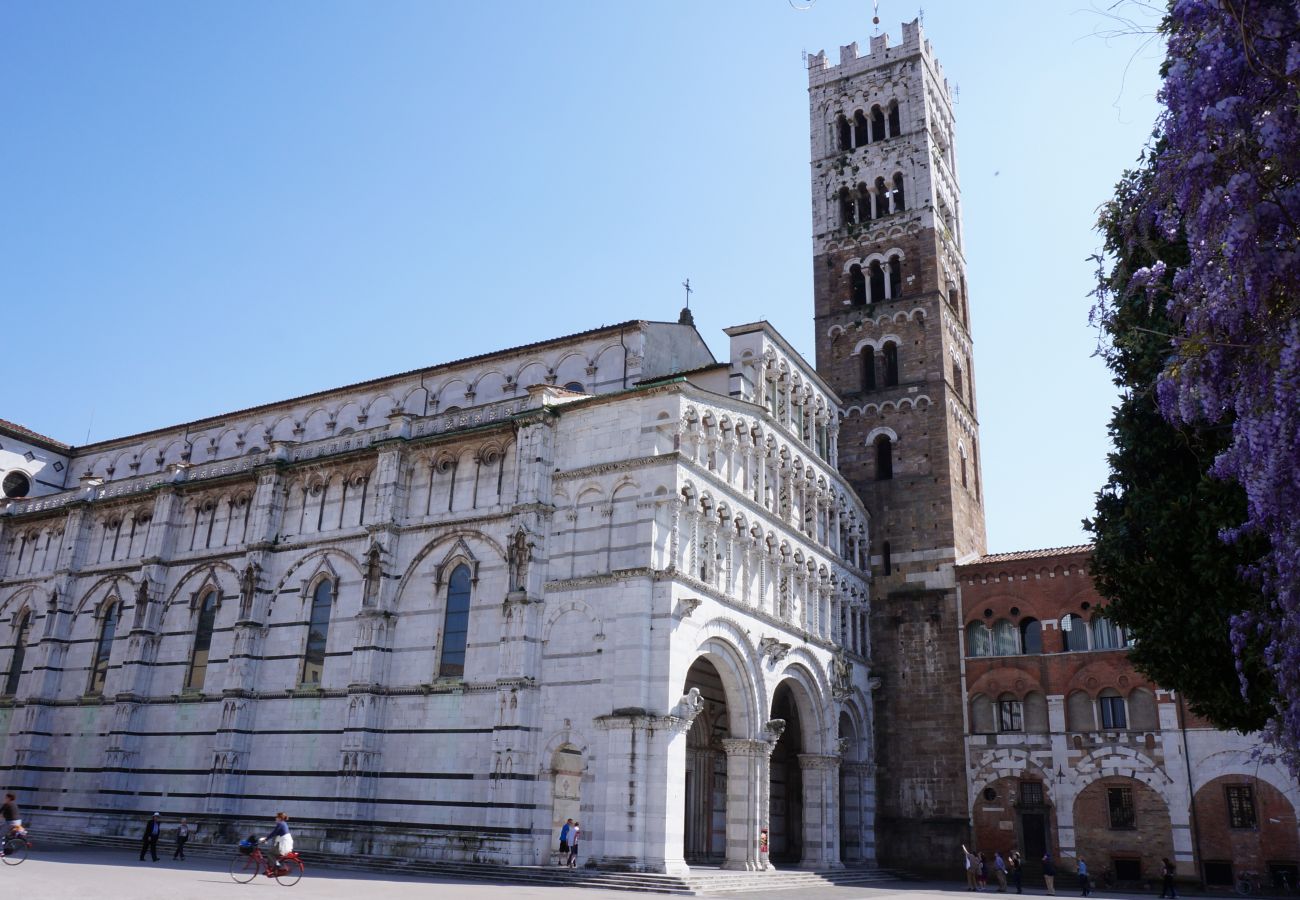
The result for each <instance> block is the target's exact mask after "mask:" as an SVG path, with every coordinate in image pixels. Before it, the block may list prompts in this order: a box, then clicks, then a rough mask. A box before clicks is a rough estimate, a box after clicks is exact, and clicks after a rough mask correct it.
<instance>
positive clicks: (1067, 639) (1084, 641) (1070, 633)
mask: <svg viewBox="0 0 1300 900" xmlns="http://www.w3.org/2000/svg"><path fill="white" fill-rule="evenodd" d="M1061 644H1062V647H1061V649H1063V650H1067V651H1069V650H1087V649H1088V625H1087V623H1086V622H1084V621H1083V616H1080V615H1076V614H1075V613H1070V614H1069V615H1068V616H1062V617H1061Z"/></svg>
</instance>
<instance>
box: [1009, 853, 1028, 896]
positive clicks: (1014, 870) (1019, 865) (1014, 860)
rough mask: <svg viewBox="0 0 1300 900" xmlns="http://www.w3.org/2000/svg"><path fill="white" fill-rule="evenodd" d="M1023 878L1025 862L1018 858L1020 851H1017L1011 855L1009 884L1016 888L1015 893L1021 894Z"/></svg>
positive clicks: (1022, 891)
mask: <svg viewBox="0 0 1300 900" xmlns="http://www.w3.org/2000/svg"><path fill="white" fill-rule="evenodd" d="M1024 877H1025V861H1024V860H1023V859H1021V858H1020V851H1019V850H1017V851H1015V852H1014V853H1012V854H1011V883H1012V884H1014V885H1015V886H1016V893H1017V894H1023V893H1024V892H1025V891H1024V885H1023V879H1024Z"/></svg>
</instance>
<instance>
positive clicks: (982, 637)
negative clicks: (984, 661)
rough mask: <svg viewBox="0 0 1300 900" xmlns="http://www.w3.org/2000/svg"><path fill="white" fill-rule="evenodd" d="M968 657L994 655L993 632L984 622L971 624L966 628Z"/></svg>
mask: <svg viewBox="0 0 1300 900" xmlns="http://www.w3.org/2000/svg"><path fill="white" fill-rule="evenodd" d="M966 655H967V656H992V655H993V632H991V631H989V627H988V626H987V625H985V624H984V623H983V622H971V623H970V624H969V625H967V626H966Z"/></svg>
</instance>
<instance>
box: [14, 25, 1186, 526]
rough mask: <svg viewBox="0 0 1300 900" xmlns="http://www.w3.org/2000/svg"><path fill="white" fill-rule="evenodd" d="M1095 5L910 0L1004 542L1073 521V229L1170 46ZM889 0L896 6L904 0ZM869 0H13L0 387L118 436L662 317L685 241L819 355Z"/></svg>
mask: <svg viewBox="0 0 1300 900" xmlns="http://www.w3.org/2000/svg"><path fill="white" fill-rule="evenodd" d="M1082 6H1083V3H1082V2H1080V3H1075V2H1061V0H1048V2H1033V3H1030V2H1022V3H1014V2H1012V3H1006V2H1004V3H998V4H992V3H971V2H964V0H962V2H958V0H932V2H929V3H926V4H925V28H926V32H927V34H928V36H929V37H930V38H931V40H932V42H933V44H934V47H935V50H936V52H937V53H938V55H939V57H940V59H941V61H942V62H943V65H944V68H945V70H946V72H947V73H948V76H949V78H950V79H951V80H952V81H955V82H956V83H957V84H958V85H959V86H960V100H959V104H958V106H957V153H958V168H959V172H960V175H961V182H962V188H963V194H964V207H965V211H964V212H965V235H966V241H967V247H966V250H967V259H968V262H969V268H970V278H969V283H970V290H971V308H972V326H973V330H974V335H975V364H974V367H975V377H976V385H977V391H978V396H977V399H978V404H979V413H980V421H981V426H982V446H983V453H982V461H983V465H984V474H985V496H986V498H987V509H988V526H989V547H990V549H991V550H993V551H1001V550H1011V549H1025V548H1033V547H1043V546H1053V545H1059V544H1068V543H1076V542H1079V541H1081V540H1082V539H1083V534H1082V531H1081V529H1080V527H1079V521H1080V519H1081V518H1082V517H1084V516H1085V515H1088V514H1089V512H1090V510H1091V508H1092V495H1093V492H1094V491H1095V490H1096V489H1097V487H1098V486H1099V485H1100V484H1101V483H1102V481H1103V480H1104V478H1105V459H1104V457H1105V454H1106V452H1107V449H1108V446H1109V444H1108V439H1107V436H1106V431H1105V423H1106V420H1107V418H1108V416H1109V410H1110V406H1111V405H1112V403H1113V402H1114V389H1113V388H1112V386H1111V384H1110V381H1109V376H1108V374H1107V372H1106V370H1105V369H1104V367H1103V366H1102V365H1101V363H1100V361H1099V360H1097V359H1095V358H1091V356H1090V354H1091V353H1092V351H1093V349H1094V347H1095V342H1096V337H1095V334H1094V332H1093V331H1092V330H1091V329H1089V327H1088V325H1087V310H1088V306H1089V300H1088V298H1087V297H1086V293H1087V291H1088V290H1089V289H1090V288H1091V285H1092V265H1091V264H1090V263H1089V262H1088V261H1087V257H1088V255H1089V254H1091V253H1093V252H1095V250H1096V248H1097V246H1098V243H1099V242H1098V238H1097V236H1096V235H1095V233H1094V232H1093V230H1092V226H1093V221H1094V219H1095V212H1096V207H1097V206H1098V204H1099V203H1101V202H1102V201H1104V200H1105V199H1106V198H1107V197H1108V196H1109V193H1110V189H1111V187H1112V185H1113V184H1114V182H1115V181H1116V180H1117V178H1118V177H1119V175H1120V173H1121V171H1122V170H1123V169H1124V168H1125V167H1126V166H1128V165H1131V164H1132V162H1133V161H1134V160H1135V159H1136V157H1137V156H1138V154H1139V152H1140V150H1141V148H1142V146H1143V144H1144V143H1145V140H1146V137H1147V135H1148V134H1149V132H1150V130H1151V124H1152V122H1153V121H1154V117H1155V114H1156V104H1155V99H1154V94H1155V90H1156V87H1157V80H1156V68H1157V65H1158V55H1159V50H1160V48H1159V47H1158V46H1156V47H1153V48H1150V49H1148V50H1147V51H1146V52H1145V53H1142V54H1139V55H1138V56H1137V58H1136V59H1132V57H1133V56H1134V54H1135V51H1137V50H1138V49H1139V43H1140V42H1139V41H1138V40H1136V39H1128V40H1121V41H1119V42H1116V43H1114V44H1108V43H1107V42H1105V41H1103V40H1102V39H1100V38H1098V37H1096V36H1094V33H1095V32H1096V31H1097V30H1098V29H1099V28H1108V27H1109V24H1108V23H1106V22H1105V20H1103V19H1102V18H1100V17H1099V16H1098V15H1097V13H1095V12H1093V11H1090V10H1089V9H1081V7H1082ZM881 7H882V8H881V11H880V15H881V20H882V24H881V28H883V29H887V30H889V31H890V32H891V34H892V35H893V36H894V37H895V39H896V40H897V39H898V37H899V36H900V29H899V23H900V22H902V21H903V20H905V19H907V20H910V19H912V18H914V17H915V15H916V13H917V10H918V7H917V5H916V4H915V3H909V4H900V3H894V2H890V0H883V2H882V3H881ZM871 15H872V10H871V4H870V3H869V2H866V0H819V2H817V3H816V4H815V5H814V6H813V7H812V9H811V10H809V11H806V12H798V11H795V10H794V9H792V8H791V6H790V5H789V4H788V3H787V0H728V2H724V0H709V2H702V0H676V2H667V0H663V2H650V0H635V2H633V0H605V2H548V3H542V2H524V0H517V2H504V0H474V2H460V3H451V2H420V3H414V2H393V0H389V2H383V3H362V2H352V3H339V2H312V3H307V2H303V0H295V2H287V0H286V2H280V3H252V2H230V3H216V2H207V3H184V4H179V3H162V2H149V3H146V2H132V0H119V2H114V3H92V2H60V3H43V2H33V0H10V2H7V3H4V4H0V309H2V310H3V314H4V317H5V320H6V321H5V326H6V327H5V341H4V344H3V350H0V376H2V378H3V386H4V388H3V395H2V396H0V417H3V418H7V419H11V420H14V421H17V422H20V423H22V424H24V425H27V426H29V427H31V428H34V429H35V430H37V431H40V432H43V433H45V434H48V435H51V436H52V437H55V438H58V439H61V440H64V441H68V442H70V443H78V444H79V443H83V442H84V440H85V438H86V434H87V429H88V428H89V432H90V437H91V439H92V440H97V439H105V438H110V437H114V436H118V435H123V434H129V433H132V432H136V431H142V430H146V429H149V428H154V427H161V426H165V425H169V424H173V423H177V422H181V421H187V420H190V419H195V418H199V417H202V416H207V415H213V414H218V413H221V412H225V411H228V410H232V409H238V408H241V407H245V406H250V405H253V404H257V403H262V402H269V401H274V400H278V399H282V398H285V397H290V396H294V395H297V394H301V393H306V392H309V391H314V390H320V389H324V388H327V387H332V386H336V385H342V384H347V383H350V382H354V381H358V380H362V379H366V378H371V377H376V376H380V375H383V374H387V373H392V372H397V371H403V370H407V369H412V368H416V367H419V366H424V365H431V364H436V363H438V362H441V361H445V360H448V359H453V358H458V357H462V356H466V355H469V354H473V353H480V352H487V351H490V350H494V349H499V348H502V347H507V346H512V345H515V344H521V343H527V342H530V341H534V340H540V339H544V338H547V337H553V336H558V335H562V334H566V333H569V332H573V331H580V330H583V329H587V328H591V327H595V326H597V325H600V324H603V323H609V322H616V321H621V320H624V319H630V318H651V319H672V318H675V317H676V315H677V311H678V309H679V308H680V307H681V304H682V289H681V287H680V283H681V281H682V279H683V278H686V277H688V276H689V277H690V279H691V283H692V285H693V286H694V287H695V288H696V289H697V293H696V294H695V300H694V303H693V306H694V307H695V310H696V321H697V323H698V325H699V328H700V331H701V333H702V334H703V335H704V337H705V338H706V339H707V340H708V341H709V342H710V343H711V344H712V345H713V348H714V351H715V353H722V352H724V350H725V343H724V340H725V339H724V337H723V336H722V335H721V332H720V329H721V328H723V327H725V326H727V325H731V324H738V323H740V322H746V321H751V320H754V319H758V318H766V319H768V320H770V321H771V322H772V323H773V324H774V325H776V327H777V328H778V329H780V330H781V331H782V332H783V333H784V334H785V335H786V337H787V338H789V339H790V340H791V341H792V342H793V343H794V344H795V346H796V347H798V348H799V349H801V350H802V351H803V352H804V353H805V354H807V355H809V357H811V355H812V302H811V282H812V277H811V276H812V266H811V255H812V251H811V238H810V200H809V182H808V173H809V170H808V154H809V151H808V111H807V79H806V75H805V72H804V65H803V62H802V59H801V52H802V51H805V50H806V51H808V52H816V51H817V50H820V49H825V50H827V51H828V53H829V54H830V56H831V58H832V60H834V59H836V58H837V57H838V47H839V45H840V44H847V43H849V42H851V41H854V40H857V41H858V42H859V43H860V45H861V46H862V47H863V48H864V49H865V47H866V45H867V41H868V38H869V37H870V35H871V33H872V31H873V26H872V24H871ZM1130 63H1131V64H1130ZM1126 69H1127V72H1126ZM92 415H93V425H92V424H91V419H92Z"/></svg>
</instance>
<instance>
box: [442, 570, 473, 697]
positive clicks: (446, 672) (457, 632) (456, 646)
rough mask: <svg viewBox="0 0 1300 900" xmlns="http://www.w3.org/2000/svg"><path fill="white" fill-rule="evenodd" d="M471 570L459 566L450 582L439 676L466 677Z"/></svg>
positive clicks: (448, 583) (452, 574)
mask: <svg viewBox="0 0 1300 900" xmlns="http://www.w3.org/2000/svg"><path fill="white" fill-rule="evenodd" d="M469 594H470V577H469V566H466V565H463V564H462V565H459V566H457V567H456V568H455V570H454V571H453V572H452V573H451V578H450V579H449V580H448V582H447V613H446V616H445V618H444V619H443V627H442V658H441V660H440V661H439V663H438V675H439V676H442V677H446V676H451V677H457V676H463V675H464V674H465V644H466V641H467V640H468V638H469Z"/></svg>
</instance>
